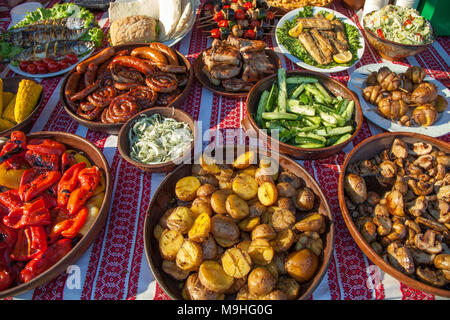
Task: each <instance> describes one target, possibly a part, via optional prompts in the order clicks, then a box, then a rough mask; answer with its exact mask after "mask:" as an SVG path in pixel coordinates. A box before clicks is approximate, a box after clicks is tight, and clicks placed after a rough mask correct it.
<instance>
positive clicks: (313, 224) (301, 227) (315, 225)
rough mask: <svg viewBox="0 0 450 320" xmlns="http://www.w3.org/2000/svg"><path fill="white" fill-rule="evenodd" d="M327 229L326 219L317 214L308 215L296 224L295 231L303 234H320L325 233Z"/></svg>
mask: <svg viewBox="0 0 450 320" xmlns="http://www.w3.org/2000/svg"><path fill="white" fill-rule="evenodd" d="M325 228H326V224H325V217H324V216H323V215H321V214H320V213H317V212H314V213H311V214H308V215H307V216H306V217H304V218H303V219H302V220H300V221H299V222H297V223H296V224H295V229H297V230H298V231H301V232H305V231H315V232H318V233H324V232H325Z"/></svg>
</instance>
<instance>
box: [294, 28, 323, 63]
mask: <svg viewBox="0 0 450 320" xmlns="http://www.w3.org/2000/svg"><path fill="white" fill-rule="evenodd" d="M298 40H299V41H300V43H301V44H302V45H303V47H305V49H306V51H307V52H308V53H309V54H310V56H311V57H312V58H313V59H314V60H315V61H316V62H317V63H318V64H322V65H325V64H327V61H326V60H325V58H324V57H323V56H322V53H321V52H320V49H319V47H318V46H317V45H316V43H315V41H314V39H313V37H312V36H311V33H310V32H309V31H308V30H303V31H302V32H301V33H300V35H299V36H298Z"/></svg>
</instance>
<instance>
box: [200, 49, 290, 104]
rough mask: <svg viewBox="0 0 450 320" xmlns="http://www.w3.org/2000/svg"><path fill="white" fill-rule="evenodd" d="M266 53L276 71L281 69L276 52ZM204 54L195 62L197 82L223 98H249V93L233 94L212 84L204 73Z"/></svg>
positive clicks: (239, 92)
mask: <svg viewBox="0 0 450 320" xmlns="http://www.w3.org/2000/svg"><path fill="white" fill-rule="evenodd" d="M209 49H210V48H208V49H206V50H209ZM265 52H266V54H267V56H268V58H269V61H270V62H271V63H272V64H273V65H274V66H276V69H278V68H281V61H280V58H279V57H278V55H277V54H276V53H275V51H273V50H270V49H266V50H265ZM202 53H203V51H202V52H200V54H199V55H198V56H197V59H195V61H194V74H195V77H196V78H197V80H198V81H200V83H201V84H202V85H203V86H204V87H206V88H208V89H209V90H211V91H212V92H214V93H217V94H220V95H221V96H225V97H230V98H245V97H246V96H248V93H249V92H248V91H237V92H232V91H227V90H225V88H224V87H223V86H222V84H220V85H218V86H215V85H214V84H212V83H211V81H209V79H208V77H207V76H206V75H205V74H204V73H203V71H202V68H203V66H204V65H205V64H204V63H203V59H202ZM275 74H276V73H275Z"/></svg>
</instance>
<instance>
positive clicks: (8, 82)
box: [0, 76, 44, 138]
mask: <svg viewBox="0 0 450 320" xmlns="http://www.w3.org/2000/svg"><path fill="white" fill-rule="evenodd" d="M22 79H27V78H26V77H20V76H18V77H13V78H8V79H3V91H7V92H12V93H14V94H16V93H17V90H18V89H19V83H20V81H21V80H22ZM43 97H44V91H42V92H41V96H40V97H39V100H38V102H37V104H36V106H35V107H34V109H33V111H32V112H31V113H30V115H29V116H28V117H27V118H26V119H25V120H23V121H22V122H21V123H18V124H16V125H15V126H14V127H11V128H9V129H8V130H4V131H0V137H6V138H9V136H10V135H11V132H13V131H17V130H19V131H23V132H25V133H26V132H28V131H30V129H31V127H32V125H33V124H32V120H33V117H34V115H35V114H36V112H37V111H38V110H39V107H40V106H41V103H42V99H43ZM4 108H6V106H4Z"/></svg>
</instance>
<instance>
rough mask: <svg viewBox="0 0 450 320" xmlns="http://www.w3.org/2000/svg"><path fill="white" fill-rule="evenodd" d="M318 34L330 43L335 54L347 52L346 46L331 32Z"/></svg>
mask: <svg viewBox="0 0 450 320" xmlns="http://www.w3.org/2000/svg"><path fill="white" fill-rule="evenodd" d="M320 33H321V34H322V35H323V36H324V37H325V38H327V39H328V40H329V41H330V43H331V44H332V45H333V47H334V48H335V49H336V51H337V52H344V51H347V50H348V45H347V44H346V43H344V42H342V41H339V40H338V39H337V38H336V35H335V34H334V32H333V31H321V32H320Z"/></svg>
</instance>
